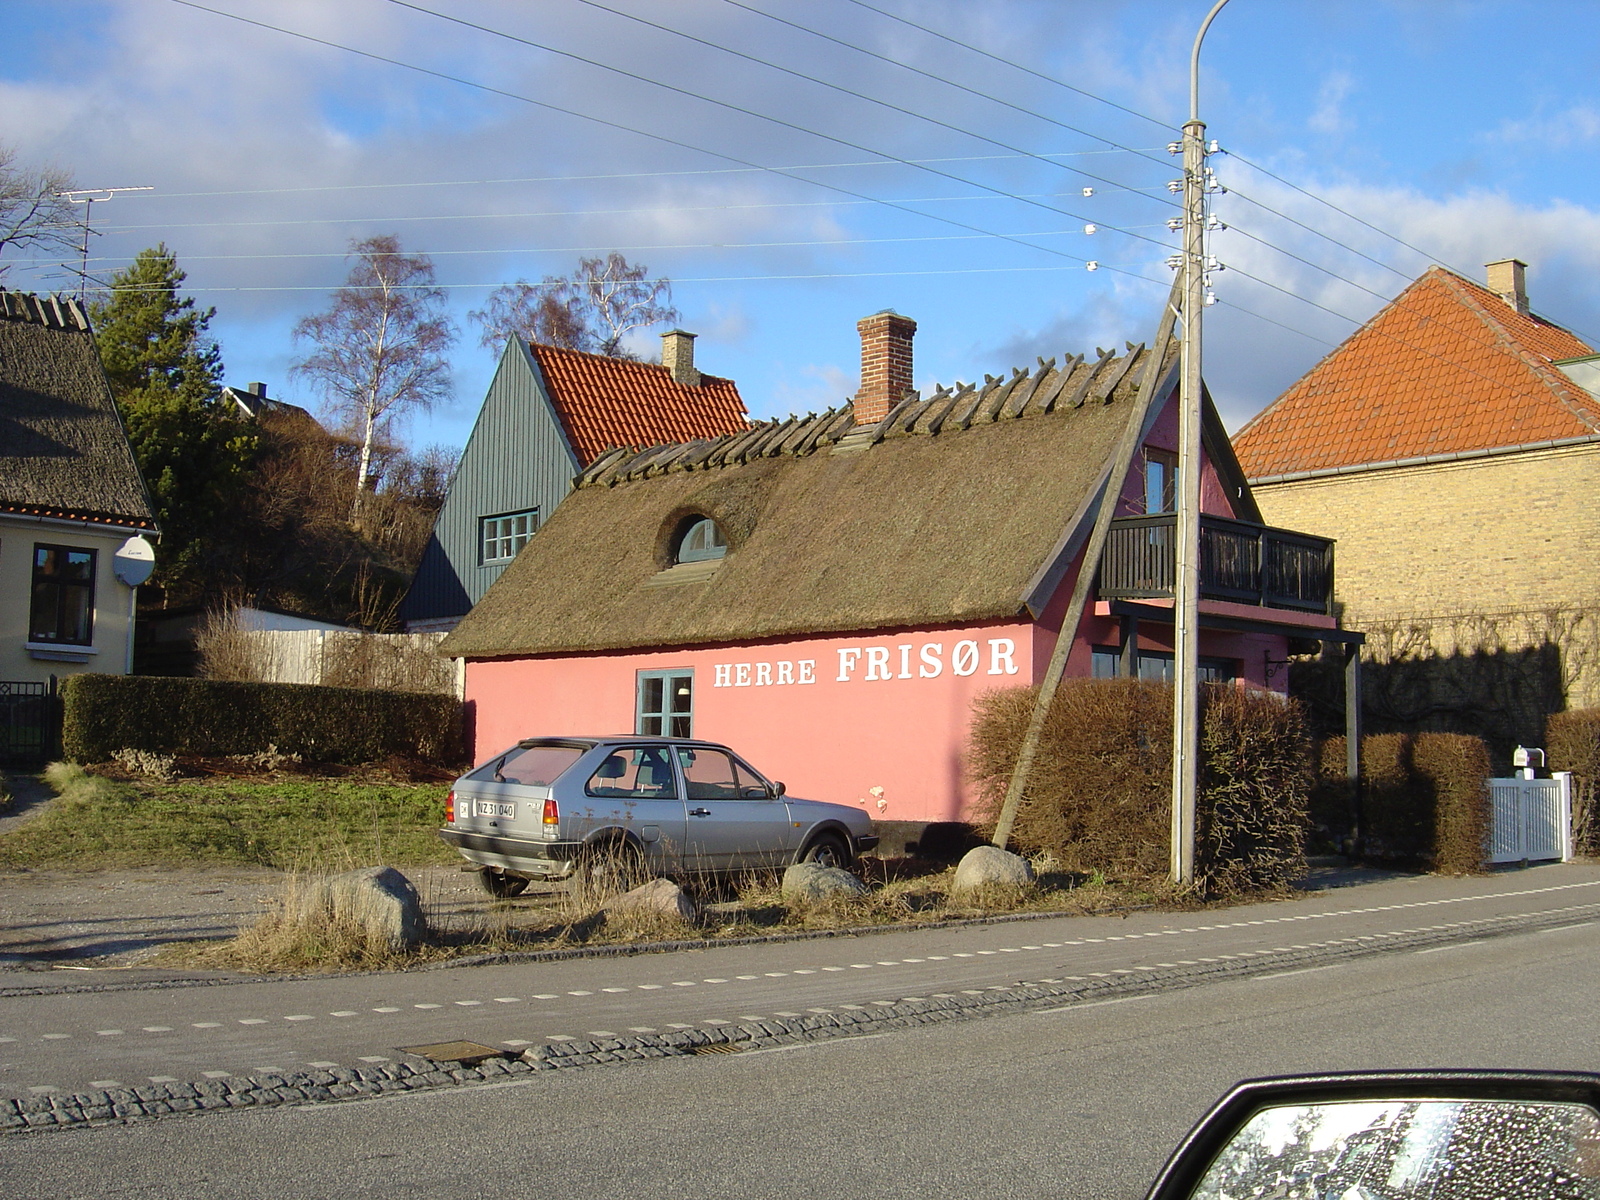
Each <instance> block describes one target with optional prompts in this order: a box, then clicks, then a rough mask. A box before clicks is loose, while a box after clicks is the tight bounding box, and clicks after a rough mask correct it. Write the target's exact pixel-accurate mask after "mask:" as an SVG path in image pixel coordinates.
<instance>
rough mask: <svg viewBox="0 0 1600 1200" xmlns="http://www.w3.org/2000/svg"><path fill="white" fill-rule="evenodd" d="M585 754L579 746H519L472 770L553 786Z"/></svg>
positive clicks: (477, 773)
mask: <svg viewBox="0 0 1600 1200" xmlns="http://www.w3.org/2000/svg"><path fill="white" fill-rule="evenodd" d="M583 753H584V752H583V749H582V748H581V747H579V746H518V747H516V748H515V749H513V750H508V751H506V752H505V753H504V754H502V755H501V756H500V757H499V758H496V759H494V760H492V761H490V762H486V763H484V764H483V766H481V767H479V768H478V769H477V770H476V771H474V772H473V773H472V778H473V779H483V780H489V781H491V782H494V783H525V784H528V785H529V786H531V787H549V786H550V785H551V784H552V783H554V782H555V781H556V780H557V779H558V778H559V777H560V775H561V773H562V772H563V771H565V770H566V769H567V768H568V767H570V766H571V765H572V764H573V763H575V762H577V761H578V759H580V758H581V757H583Z"/></svg>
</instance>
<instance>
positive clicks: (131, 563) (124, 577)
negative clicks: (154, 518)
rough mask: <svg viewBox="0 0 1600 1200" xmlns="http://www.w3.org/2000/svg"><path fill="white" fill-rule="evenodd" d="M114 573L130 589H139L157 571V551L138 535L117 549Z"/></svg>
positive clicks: (112, 560) (113, 560)
mask: <svg viewBox="0 0 1600 1200" xmlns="http://www.w3.org/2000/svg"><path fill="white" fill-rule="evenodd" d="M111 563H112V567H111V569H112V571H114V572H115V573H116V576H117V578H118V579H120V580H121V581H122V582H123V583H125V584H127V585H128V586H129V587H138V586H139V585H140V584H141V583H143V582H144V581H145V580H147V579H149V578H150V574H151V572H152V571H154V570H155V569H156V549H155V547H154V546H152V545H151V544H150V543H149V542H147V541H145V540H144V538H142V537H140V536H139V535H138V534H134V535H133V536H132V537H131V538H129V539H128V540H127V541H125V542H123V543H122V545H120V546H118V547H117V552H116V554H115V555H114V556H113V557H112V559H111Z"/></svg>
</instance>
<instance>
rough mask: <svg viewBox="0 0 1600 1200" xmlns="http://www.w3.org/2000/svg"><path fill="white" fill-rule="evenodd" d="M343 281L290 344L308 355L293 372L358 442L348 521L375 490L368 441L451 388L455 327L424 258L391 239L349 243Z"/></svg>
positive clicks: (386, 236)
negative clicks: (304, 345)
mask: <svg viewBox="0 0 1600 1200" xmlns="http://www.w3.org/2000/svg"><path fill="white" fill-rule="evenodd" d="M350 254H351V257H352V258H354V259H355V262H354V264H353V265H352V266H351V268H350V276H349V278H348V279H347V280H346V281H345V284H344V286H343V287H341V288H340V289H339V290H338V291H336V292H334V294H333V304H332V306H331V307H329V309H328V310H327V311H326V312H321V313H317V314H315V315H313V316H309V317H305V318H302V319H301V321H300V322H299V323H298V324H297V325H296V326H295V327H294V337H295V340H296V341H305V342H310V343H311V345H312V352H311V354H310V355H309V356H307V357H306V358H304V359H302V360H301V361H300V362H298V363H296V364H295V366H294V371H295V372H296V373H298V374H301V375H304V376H307V377H309V378H310V379H312V380H314V381H315V382H316V383H317V384H318V386H320V387H321V389H322V392H323V395H324V396H325V397H326V399H327V403H328V407H329V409H330V410H331V411H332V412H334V413H336V414H338V415H339V416H340V417H341V418H343V419H344V420H345V421H346V422H348V424H349V425H350V427H351V430H352V432H353V433H354V434H355V436H356V437H357V438H359V440H360V443H361V457H360V467H359V471H358V474H357V476H356V495H355V502H354V504H353V505H352V507H351V520H352V521H354V522H357V523H359V521H360V514H361V508H362V501H363V498H364V497H365V496H366V495H368V494H369V493H370V492H371V491H372V489H373V486H374V482H375V481H374V478H373V471H372V453H373V443H374V441H375V440H376V438H377V437H378V436H379V435H380V434H382V433H383V432H384V431H386V430H387V429H388V428H389V427H390V426H391V425H392V424H393V423H394V421H395V419H396V418H397V417H399V416H401V415H403V414H404V413H405V411H406V410H408V409H416V408H422V409H426V408H429V407H431V406H432V405H433V404H434V402H435V401H437V400H440V399H442V398H443V397H444V396H446V395H447V394H448V393H449V390H450V364H449V363H448V361H447V360H446V359H445V353H446V351H448V350H449V348H450V345H451V343H452V342H453V341H454V340H455V327H454V326H453V325H452V324H451V323H450V320H449V318H448V317H446V316H445V314H444V291H443V289H441V288H440V287H439V286H438V285H437V284H436V283H435V281H434V272H433V262H432V261H431V260H430V259H429V258H428V256H427V255H425V254H415V255H408V254H404V253H402V252H401V249H400V239H399V238H398V237H396V236H394V235H393V234H384V235H381V236H378V237H370V238H366V239H364V240H361V241H352V242H351V245H350Z"/></svg>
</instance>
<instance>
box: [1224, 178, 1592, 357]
mask: <svg viewBox="0 0 1600 1200" xmlns="http://www.w3.org/2000/svg"><path fill="white" fill-rule="evenodd" d="M1228 156H1229V157H1230V158H1236V159H1238V160H1239V161H1240V162H1242V163H1243V164H1244V165H1245V166H1247V167H1249V168H1251V169H1252V170H1255V171H1259V172H1261V174H1263V175H1265V176H1267V177H1268V178H1269V179H1274V180H1277V182H1279V183H1281V184H1283V186H1284V187H1286V188H1290V189H1292V190H1293V191H1296V192H1299V193H1300V194H1301V195H1302V196H1305V197H1307V198H1308V199H1311V200H1315V201H1316V202H1317V203H1318V204H1321V205H1323V206H1325V207H1327V208H1331V209H1332V210H1333V211H1334V212H1336V213H1338V214H1339V215H1340V216H1342V217H1345V218H1348V219H1349V220H1351V221H1354V222H1355V223H1356V224H1358V225H1362V226H1365V227H1366V228H1367V229H1370V230H1372V231H1373V232H1374V233H1376V234H1378V235H1379V236H1381V237H1386V238H1388V239H1389V240H1390V241H1392V242H1394V243H1395V244H1397V245H1400V246H1404V247H1405V248H1406V249H1407V250H1410V251H1411V252H1412V253H1414V254H1418V255H1420V256H1421V257H1422V258H1424V259H1425V260H1427V261H1428V262H1430V263H1439V264H1440V265H1442V266H1444V267H1447V268H1449V269H1450V270H1452V271H1454V272H1455V273H1456V274H1457V275H1460V276H1462V277H1463V278H1466V279H1471V278H1472V272H1470V271H1466V270H1463V269H1462V268H1461V267H1460V266H1458V265H1456V264H1453V263H1449V262H1446V261H1445V260H1444V258H1443V257H1441V256H1439V255H1436V254H1430V253H1429V252H1428V251H1426V250H1424V249H1422V248H1421V247H1420V246H1414V245H1412V244H1411V243H1410V242H1408V241H1406V240H1405V239H1404V238H1402V237H1400V236H1399V235H1398V234H1394V233H1390V232H1389V231H1388V230H1387V229H1384V228H1382V227H1381V226H1379V225H1375V224H1373V223H1372V222H1371V221H1368V220H1366V219H1365V218H1364V217H1358V216H1356V214H1355V213H1353V212H1350V211H1349V210H1348V209H1344V208H1341V207H1339V205H1337V204H1335V203H1334V202H1333V201H1331V200H1329V199H1327V198H1326V197H1324V196H1319V195H1318V194H1317V193H1316V192H1313V191H1311V190H1310V189H1308V188H1303V187H1301V186H1300V185H1299V184H1297V183H1292V182H1290V181H1289V180H1287V179H1285V178H1284V177H1283V176H1281V175H1277V174H1275V173H1273V172H1272V171H1269V170H1268V169H1267V168H1266V167H1263V166H1262V165H1261V164H1259V163H1256V162H1252V161H1251V160H1250V159H1248V158H1246V157H1244V156H1243V155H1242V154H1238V153H1235V152H1233V151H1228ZM1230 190H1232V189H1230ZM1236 194H1238V195H1241V196H1242V195H1243V193H1236ZM1243 198H1244V199H1246V200H1249V201H1250V203H1251V204H1254V205H1256V206H1257V207H1259V208H1265V209H1266V210H1267V211H1268V212H1270V213H1272V214H1273V215H1274V216H1278V217H1282V218H1283V219H1284V220H1285V221H1289V222H1291V223H1292V224H1295V225H1299V226H1300V227H1301V228H1302V229H1305V230H1307V231H1309V232H1311V233H1314V234H1316V235H1317V236H1318V237H1321V238H1325V239H1327V240H1328V241H1330V242H1333V244H1334V245H1336V246H1342V247H1344V249H1346V250H1349V251H1350V252H1351V253H1352V254H1359V255H1361V257H1362V258H1365V259H1367V260H1368V261H1370V262H1375V263H1377V264H1378V265H1379V266H1381V267H1383V268H1385V269H1386V270H1389V271H1393V272H1394V273H1395V274H1396V275H1399V276H1400V277H1401V278H1402V279H1409V278H1411V276H1409V275H1407V274H1406V273H1405V272H1404V271H1401V270H1398V269H1397V268H1395V267H1391V266H1389V265H1388V264H1387V263H1384V262H1380V261H1379V260H1378V259H1375V258H1373V257H1372V256H1371V255H1369V254H1364V253H1362V251H1360V250H1357V249H1356V248H1355V247H1353V246H1347V245H1345V243H1343V242H1341V241H1339V240H1338V239H1337V238H1334V237H1331V236H1330V235H1328V234H1325V233H1322V232H1321V231H1320V230H1316V229H1313V228H1311V226H1309V225H1306V224H1304V223H1303V222H1301V221H1296V220H1295V219H1294V218H1293V217H1291V216H1288V215H1286V214H1284V213H1281V212H1278V211H1277V210H1276V209H1273V208H1270V207H1268V206H1267V205H1265V204H1262V203H1261V202H1260V201H1258V200H1250V197H1248V196H1244V197H1243ZM1530 311H1533V310H1531V309H1530ZM1533 315H1534V316H1536V317H1538V318H1539V319H1540V320H1542V321H1545V322H1546V323H1548V324H1551V325H1554V326H1556V327H1557V328H1558V329H1567V330H1568V332H1570V333H1574V334H1577V335H1578V336H1581V337H1582V338H1583V340H1584V341H1586V342H1588V343H1589V344H1590V345H1593V344H1595V339H1594V338H1593V337H1590V336H1589V335H1588V334H1579V333H1578V331H1577V330H1573V329H1571V328H1570V327H1568V326H1566V325H1563V324H1562V323H1561V322H1559V321H1555V320H1553V319H1551V318H1549V317H1546V316H1545V315H1544V314H1542V313H1539V312H1533Z"/></svg>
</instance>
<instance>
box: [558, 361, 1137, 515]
mask: <svg viewBox="0 0 1600 1200" xmlns="http://www.w3.org/2000/svg"><path fill="white" fill-rule="evenodd" d="M1143 353H1144V346H1143V344H1140V345H1138V346H1134V345H1131V344H1130V345H1129V347H1128V350H1127V352H1125V353H1123V354H1122V355H1121V356H1118V355H1117V353H1116V351H1115V350H1102V351H1101V352H1100V355H1099V358H1098V360H1097V361H1095V362H1092V363H1088V364H1085V361H1084V357H1083V355H1081V354H1080V355H1072V356H1069V357H1068V358H1067V360H1066V362H1065V364H1064V365H1063V366H1062V367H1060V368H1057V367H1056V365H1055V359H1053V358H1052V359H1050V360H1049V361H1048V362H1047V361H1045V360H1044V359H1040V360H1039V367H1038V369H1036V370H1035V369H1030V368H1023V367H1018V368H1016V370H1015V371H1014V372H1013V373H1012V375H1011V377H1010V378H1008V379H1002V378H997V377H995V376H992V375H991V376H987V377H986V382H985V383H984V384H983V386H982V387H981V388H978V387H975V386H974V385H972V384H962V383H959V382H958V383H957V384H956V387H955V390H954V391H953V392H952V391H946V390H945V389H944V388H940V389H939V390H938V391H936V392H935V393H934V394H933V395H932V396H930V397H928V398H927V399H926V400H924V399H921V398H920V397H917V396H915V395H912V396H908V397H907V398H906V399H904V400H902V401H901V402H900V403H899V404H897V405H895V407H894V408H892V409H891V410H890V411H889V414H888V415H887V416H886V417H884V419H883V420H882V421H880V422H879V423H878V424H877V425H873V426H867V427H865V428H863V427H859V426H856V425H855V421H854V417H853V415H852V412H851V409H850V406H849V405H848V404H846V405H844V406H843V407H841V408H836V409H834V408H830V409H829V410H828V411H827V412H825V413H823V414H822V415H821V416H817V415H816V414H814V413H810V414H807V415H806V416H804V417H797V416H790V417H785V418H774V419H773V420H770V421H757V422H755V423H753V424H752V425H751V426H750V428H748V429H745V430H741V431H740V432H738V433H730V434H725V435H724V436H722V437H720V438H714V439H711V440H700V441H694V442H684V443H679V444H678V445H676V446H650V447H647V448H646V449H644V450H641V451H638V452H637V453H630V452H628V451H627V450H624V449H617V448H613V449H611V450H607V451H605V453H603V454H602V455H601V456H600V457H599V458H597V459H596V460H595V461H594V463H593V464H592V465H591V466H590V467H589V468H588V470H586V471H584V472H583V474H581V475H579V476H578V478H577V480H576V485H577V486H578V487H580V488H584V487H593V486H603V487H614V486H615V485H616V484H618V483H620V482H622V481H623V480H630V479H642V478H645V477H646V476H648V475H651V474H661V473H666V472H672V471H699V470H710V469H714V468H717V467H737V466H743V465H745V464H746V463H747V462H749V461H751V460H753V459H756V458H762V457H769V458H770V457H779V456H785V455H787V456H800V457H803V456H805V455H808V454H813V453H815V452H816V451H818V450H820V449H823V448H824V447H827V446H829V445H832V444H834V443H835V442H838V441H840V440H841V439H842V437H843V436H844V433H845V432H848V431H850V430H851V429H854V430H855V431H856V432H857V433H858V434H863V435H867V437H866V440H867V441H868V442H869V443H870V444H877V443H880V442H884V441H888V440H891V439H893V438H897V437H939V436H940V435H941V434H943V435H946V436H948V434H949V433H952V432H955V431H957V430H967V429H971V428H974V427H976V426H979V425H986V424H993V423H995V422H997V421H1014V420H1018V419H1026V418H1030V417H1037V416H1042V415H1045V414H1048V413H1050V412H1051V411H1053V410H1054V409H1055V407H1056V401H1057V399H1058V397H1061V396H1063V395H1068V396H1070V400H1069V401H1068V404H1069V406H1070V407H1072V408H1081V407H1082V406H1083V405H1084V404H1086V403H1089V402H1090V401H1093V402H1095V403H1099V404H1106V403H1111V402H1112V400H1113V399H1126V398H1128V397H1130V396H1131V395H1132V394H1133V393H1134V392H1136V391H1137V386H1136V380H1135V374H1136V373H1135V372H1134V370H1133V367H1134V364H1135V363H1136V362H1137V361H1138V360H1140V359H1141V358H1142V357H1143ZM1119 389H1121V390H1120V392H1119ZM1114 393H1115V396H1114Z"/></svg>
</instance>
